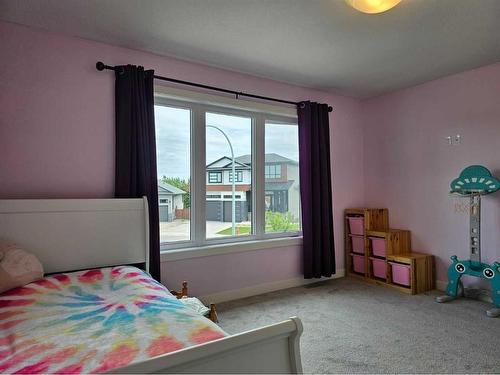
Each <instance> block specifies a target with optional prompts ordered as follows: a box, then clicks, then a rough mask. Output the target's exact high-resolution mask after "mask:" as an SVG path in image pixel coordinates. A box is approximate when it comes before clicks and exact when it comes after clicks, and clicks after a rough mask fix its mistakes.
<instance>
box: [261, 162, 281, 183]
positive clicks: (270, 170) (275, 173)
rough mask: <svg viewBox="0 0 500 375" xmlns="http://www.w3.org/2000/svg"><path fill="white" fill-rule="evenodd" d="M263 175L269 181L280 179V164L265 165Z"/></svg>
mask: <svg viewBox="0 0 500 375" xmlns="http://www.w3.org/2000/svg"><path fill="white" fill-rule="evenodd" d="M264 174H265V177H266V178H269V179H271V178H272V179H279V178H281V164H266V165H265V167H264Z"/></svg>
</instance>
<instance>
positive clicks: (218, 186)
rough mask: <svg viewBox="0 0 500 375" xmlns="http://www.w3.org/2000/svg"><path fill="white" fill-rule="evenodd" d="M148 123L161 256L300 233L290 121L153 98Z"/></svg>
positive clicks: (293, 132) (293, 133)
mask: <svg viewBox="0 0 500 375" xmlns="http://www.w3.org/2000/svg"><path fill="white" fill-rule="evenodd" d="M155 123H156V137H157V139H156V144H157V166H158V194H159V202H160V205H159V210H160V212H159V214H160V241H161V248H162V250H163V251H165V250H169V249H181V248H186V247H198V246H204V245H211V244H217V243H226V242H239V241H247V240H260V239H266V238H273V237H280V236H296V235H299V234H300V200H299V193H300V190H299V179H298V143H297V139H298V137H297V125H296V118H294V117H290V116H278V115H268V114H266V113H263V112H254V111H247V110H240V109H234V108H225V107H222V106H215V105H209V104H202V103H196V102H192V101H189V102H187V101H181V100H178V99H169V98H165V97H157V98H155ZM233 164H234V165H233ZM233 167H234V168H235V169H236V170H235V172H234V176H233V170H232V169H233ZM233 177H234V178H235V181H234V182H235V183H234V186H233ZM165 195H167V196H168V198H166V197H165Z"/></svg>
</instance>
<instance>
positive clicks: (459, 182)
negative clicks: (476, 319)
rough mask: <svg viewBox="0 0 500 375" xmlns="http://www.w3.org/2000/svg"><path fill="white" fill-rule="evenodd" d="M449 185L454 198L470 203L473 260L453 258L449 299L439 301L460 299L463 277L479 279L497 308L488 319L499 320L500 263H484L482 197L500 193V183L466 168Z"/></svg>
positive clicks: (486, 173)
mask: <svg viewBox="0 0 500 375" xmlns="http://www.w3.org/2000/svg"><path fill="white" fill-rule="evenodd" d="M450 185H451V193H452V194H458V195H459V196H467V197H469V199H470V232H469V240H470V259H464V260H459V259H458V258H457V256H456V255H453V256H452V257H451V260H452V264H451V265H450V267H449V268H448V286H447V288H446V295H445V296H440V297H437V298H436V301H437V302H448V301H451V300H454V299H455V298H457V297H458V296H459V289H460V278H461V277H462V275H469V276H474V277H480V278H483V279H486V280H489V281H490V283H491V295H492V299H493V305H494V308H492V309H490V310H488V311H487V312H486V313H487V315H488V316H489V317H497V316H499V315H500V263H498V262H494V263H493V264H491V265H490V264H487V263H482V262H481V196H482V195H486V194H492V193H494V192H496V191H498V190H499V189H500V181H499V180H498V179H496V178H495V177H493V176H492V175H491V172H490V171H489V170H488V169H487V168H485V167H483V166H480V165H472V166H470V167H467V168H465V169H464V170H463V171H462V173H460V176H459V177H458V178H456V179H455V180H453V181H452V182H451V184H450ZM462 290H463V288H462Z"/></svg>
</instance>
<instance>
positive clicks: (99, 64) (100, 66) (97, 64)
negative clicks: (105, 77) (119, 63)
mask: <svg viewBox="0 0 500 375" xmlns="http://www.w3.org/2000/svg"><path fill="white" fill-rule="evenodd" d="M95 68H96V69H97V70H99V71H103V70H104V63H103V62H102V61H98V62H96V63H95Z"/></svg>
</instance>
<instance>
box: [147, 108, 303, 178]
mask: <svg viewBox="0 0 500 375" xmlns="http://www.w3.org/2000/svg"><path fill="white" fill-rule="evenodd" d="M190 117H191V114H190V111H189V110H188V109H183V108H173V107H164V106H155V123H156V149H157V168H158V176H160V177H161V176H169V177H180V178H189V175H190V173H189V169H190V147H191V146H190V144H191V137H190ZM206 123H207V125H213V126H217V127H218V128H220V129H221V130H223V131H224V132H225V133H226V134H227V136H228V138H229V139H230V141H231V143H232V145H233V149H234V155H235V157H237V156H241V155H247V154H250V153H251V150H252V145H251V142H252V121H251V119H250V118H248V117H238V116H230V115H223V114H217V113H207V116H206ZM265 131H266V141H265V152H266V153H276V154H279V155H282V156H285V157H287V158H290V159H292V160H298V133H297V127H296V126H287V125H283V124H276V123H267V124H266V129H265ZM223 156H231V153H230V149H229V145H228V142H227V140H226V139H225V138H224V137H223V135H222V134H221V133H220V132H219V131H217V130H216V129H213V128H207V130H206V161H207V164H208V163H210V162H212V161H214V160H217V159H219V158H221V157H223Z"/></svg>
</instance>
